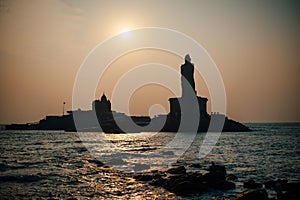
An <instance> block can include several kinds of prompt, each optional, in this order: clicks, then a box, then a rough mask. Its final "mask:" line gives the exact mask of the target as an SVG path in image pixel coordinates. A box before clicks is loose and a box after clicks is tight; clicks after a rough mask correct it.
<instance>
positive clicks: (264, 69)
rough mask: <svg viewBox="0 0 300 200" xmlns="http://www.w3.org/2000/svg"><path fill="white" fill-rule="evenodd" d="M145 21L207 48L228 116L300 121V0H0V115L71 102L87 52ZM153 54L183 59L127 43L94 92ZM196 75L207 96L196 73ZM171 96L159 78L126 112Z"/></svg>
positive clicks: (1, 118)
mask: <svg viewBox="0 0 300 200" xmlns="http://www.w3.org/2000/svg"><path fill="white" fill-rule="evenodd" d="M142 27H163V28H170V29H174V30H177V31H180V32H183V33H185V34H187V35H189V36H190V37H192V38H194V39H195V40H196V41H197V42H198V43H200V44H202V45H203V47H205V48H206V49H207V51H208V52H209V54H210V55H211V57H212V58H213V60H214V61H215V63H216V64H217V66H218V68H219V70H220V73H221V75H222V77H223V81H224V84H225V89H226V94H227V110H228V112H227V115H228V116H229V117H230V118H233V119H235V120H238V121H242V122H271V121H300V112H299V103H300V90H299V85H300V84H299V82H300V81H299V75H300V73H299V72H300V59H299V52H300V39H299V35H300V4H299V1H287V0H282V1H274V0H272V1H262V0H257V1H183V0H182V1H174V0H171V1H166V0H165V1H140V0H139V1H78V0H72V1H71V0H61V1H58V0H51V1H50V0H49V1H40V0H27V1H21V0H20V1H14V0H10V1H5V0H4V1H3V0H0V75H1V77H0V93H1V100H0V123H15V122H17V123H22V122H33V121H38V120H39V119H41V118H43V117H45V115H47V114H53V115H54V114H61V113H62V102H63V101H66V102H67V104H66V108H67V109H70V108H71V107H72V106H71V102H72V90H73V83H74V80H75V77H76V73H77V70H78V69H79V67H80V65H81V63H82V62H83V60H84V58H85V57H86V56H87V55H88V53H89V52H90V51H91V50H92V49H93V48H94V47H95V46H96V45H97V44H99V43H100V42H103V41H104V40H106V39H107V38H109V37H111V36H113V35H115V34H118V33H120V31H122V30H123V29H125V28H128V29H134V28H142ZM182 56H184V55H182ZM191 57H192V58H193V55H191ZM148 62H159V63H164V64H168V65H170V66H171V67H173V68H174V69H177V70H179V67H180V64H182V63H183V61H182V60H181V59H180V58H179V57H176V56H174V55H172V54H170V53H167V52H160V51H154V50H143V51H140V52H134V53H130V54H128V55H125V56H123V57H121V58H120V59H118V60H117V61H116V62H114V63H113V64H112V66H111V71H110V72H109V71H108V72H107V74H106V76H105V77H104V79H103V80H102V81H101V82H100V84H99V87H98V90H97V95H96V96H98V97H99V96H100V95H101V94H102V92H106V93H107V96H108V97H109V98H110V97H111V90H112V88H113V85H114V83H115V81H117V79H118V77H120V76H121V75H122V73H126V71H128V70H129V69H130V68H132V67H133V66H135V65H137V64H143V63H148ZM179 81H180V80H178V83H179ZM196 84H197V86H196V88H197V91H198V93H199V94H200V95H201V96H206V97H208V98H209V93H208V91H207V88H206V86H205V84H204V82H203V81H202V80H201V78H200V76H198V75H197V76H196ZM173 96H174V95H173V94H172V93H170V91H168V90H167V89H165V88H160V87H158V86H148V87H144V88H141V89H139V90H138V91H137V92H136V93H135V94H134V95H133V97H132V100H131V104H130V112H131V114H135V115H148V109H149V106H151V104H153V103H159V104H162V105H163V106H165V108H166V110H167V111H168V109H169V108H168V98H169V97H173ZM112 104H113V108H115V106H114V105H116V104H117V102H112Z"/></svg>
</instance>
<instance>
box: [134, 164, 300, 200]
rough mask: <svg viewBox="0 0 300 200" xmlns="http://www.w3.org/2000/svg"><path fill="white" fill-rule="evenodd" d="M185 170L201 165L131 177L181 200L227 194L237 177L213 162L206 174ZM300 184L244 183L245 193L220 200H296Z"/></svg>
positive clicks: (181, 166) (167, 169)
mask: <svg viewBox="0 0 300 200" xmlns="http://www.w3.org/2000/svg"><path fill="white" fill-rule="evenodd" d="M187 167H193V168H199V169H200V168H201V165H200V164H190V165H189V166H185V165H176V164H174V165H173V166H171V167H168V168H166V169H162V170H154V171H151V172H144V173H135V174H134V175H133V178H134V179H135V180H137V181H142V182H146V183H148V184H150V185H152V186H156V187H163V188H164V189H166V190H168V191H170V192H172V193H174V194H176V195H177V196H181V197H187V198H189V197H191V198H193V196H194V195H202V194H205V193H207V192H210V191H212V190H221V191H228V190H233V189H235V188H236V184H235V181H237V180H238V177H237V176H235V175H234V174H227V172H226V168H225V166H223V165H216V164H214V163H213V162H212V164H211V166H209V168H207V169H205V171H207V172H206V173H201V172H200V171H197V170H196V171H188V170H186V168H187ZM299 186H300V183H299V182H298V183H289V182H288V181H287V180H281V179H278V180H273V181H266V182H264V183H258V182H255V181H254V180H248V181H246V182H244V183H243V188H244V191H243V192H240V193H239V194H237V195H235V196H231V197H225V196H223V197H221V199H223V200H224V199H236V200H270V199H282V200H293V199H295V200H296V199H299V197H300V191H299V189H298V188H300V187H299ZM270 190H272V191H273V192H274V193H275V194H276V197H271V198H269V196H270V195H269V194H268V191H270Z"/></svg>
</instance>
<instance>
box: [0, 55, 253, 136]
mask: <svg viewBox="0 0 300 200" xmlns="http://www.w3.org/2000/svg"><path fill="white" fill-rule="evenodd" d="M181 89H182V95H181V97H175V98H169V103H170V112H169V113H168V114H167V115H160V116H158V117H155V118H153V119H152V120H153V122H154V123H153V124H154V126H151V127H147V126H146V125H148V124H150V122H151V119H150V117H148V116H127V115H125V114H124V113H119V112H115V111H112V110H111V102H110V101H109V100H108V99H107V97H106V96H105V94H103V95H102V97H101V99H100V100H99V99H96V100H94V101H93V102H92V110H87V111H82V110H80V109H78V110H75V111H68V114H67V115H63V116H46V118H45V119H42V120H40V121H39V122H38V123H33V124H12V125H8V126H6V129H22V130H24V129H37V130H65V131H103V132H107V133H121V132H123V131H124V132H138V131H141V130H143V131H162V132H177V131H178V130H179V131H195V130H197V131H198V132H206V131H208V127H209V124H210V121H211V120H212V118H214V119H222V120H221V121H223V120H224V126H223V131H230V132H241V131H250V129H249V128H248V127H246V126H245V125H243V124H241V123H239V122H236V121H234V120H231V119H228V118H227V117H226V116H225V115H223V114H219V113H217V114H216V113H214V114H212V115H209V114H208V113H207V101H208V99H207V98H203V97H200V96H197V92H196V90H195V80H194V64H193V63H192V62H191V58H190V56H189V55H186V56H185V63H184V64H183V65H181ZM95 114H96V116H97V120H94V118H95V117H94V116H95ZM75 115H76V117H79V118H80V119H81V120H83V121H84V123H83V124H84V126H83V127H80V130H78V127H77V129H76V127H75V124H74V117H75ZM162 120H166V122H165V123H164V125H163V128H162V129H161V130H158V129H157V127H155V124H160V123H156V122H163V121H162ZM116 121H117V122H118V124H119V125H121V127H122V129H121V128H120V127H119V126H118V124H117V123H116ZM132 121H133V122H134V123H135V124H136V125H138V126H135V127H132V126H131V125H130V123H131V122H132ZM99 124H100V126H101V128H100V127H99ZM144 126H145V127H144ZM124 127H125V130H124V129H123V128H124ZM140 127H144V128H145V129H140ZM197 127H198V128H197ZM210 130H211V129H210ZM211 131H214V130H213V129H212V130H211Z"/></svg>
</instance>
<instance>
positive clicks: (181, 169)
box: [166, 166, 186, 174]
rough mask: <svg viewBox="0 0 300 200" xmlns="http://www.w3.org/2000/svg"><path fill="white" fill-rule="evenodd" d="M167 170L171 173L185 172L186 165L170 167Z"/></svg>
mask: <svg viewBox="0 0 300 200" xmlns="http://www.w3.org/2000/svg"><path fill="white" fill-rule="evenodd" d="M166 172H167V173H170V174H185V173H186V169H185V167H184V166H178V167H173V168H170V169H168V170H167V171H166Z"/></svg>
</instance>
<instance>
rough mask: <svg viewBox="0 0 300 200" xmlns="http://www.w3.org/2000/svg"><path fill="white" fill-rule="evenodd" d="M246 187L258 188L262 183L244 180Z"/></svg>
mask: <svg viewBox="0 0 300 200" xmlns="http://www.w3.org/2000/svg"><path fill="white" fill-rule="evenodd" d="M243 186H244V188H248V189H257V188H261V187H262V184H261V183H256V182H255V181H254V180H249V181H247V182H244V185H243Z"/></svg>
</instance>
